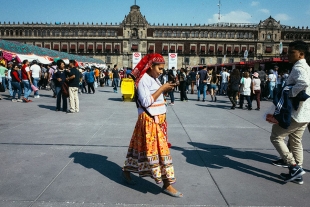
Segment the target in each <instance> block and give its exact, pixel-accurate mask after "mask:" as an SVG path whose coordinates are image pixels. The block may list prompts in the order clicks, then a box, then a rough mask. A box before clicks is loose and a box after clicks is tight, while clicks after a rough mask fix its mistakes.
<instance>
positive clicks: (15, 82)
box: [10, 65, 23, 102]
mask: <svg viewBox="0 0 310 207" xmlns="http://www.w3.org/2000/svg"><path fill="white" fill-rule="evenodd" d="M18 70H19V68H18V65H13V66H12V70H11V74H10V75H11V78H12V81H11V84H12V89H13V94H12V102H23V100H21V99H20V98H21V94H22V89H21V86H20V84H21V82H22V80H21V79H20V78H19V73H18ZM16 93H17V94H18V96H17V99H15V96H16Z"/></svg>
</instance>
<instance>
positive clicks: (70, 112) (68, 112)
mask: <svg viewBox="0 0 310 207" xmlns="http://www.w3.org/2000/svg"><path fill="white" fill-rule="evenodd" d="M74 113H75V112H72V111H70V110H69V111H67V114H74Z"/></svg>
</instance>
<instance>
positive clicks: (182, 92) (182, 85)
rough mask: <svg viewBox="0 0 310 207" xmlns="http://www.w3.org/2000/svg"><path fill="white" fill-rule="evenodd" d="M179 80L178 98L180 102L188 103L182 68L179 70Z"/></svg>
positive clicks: (184, 75) (184, 73)
mask: <svg viewBox="0 0 310 207" xmlns="http://www.w3.org/2000/svg"><path fill="white" fill-rule="evenodd" d="M179 80H180V98H181V101H188V98H187V95H186V71H185V69H184V68H181V70H180V74H179Z"/></svg>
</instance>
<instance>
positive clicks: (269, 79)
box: [268, 70, 277, 99]
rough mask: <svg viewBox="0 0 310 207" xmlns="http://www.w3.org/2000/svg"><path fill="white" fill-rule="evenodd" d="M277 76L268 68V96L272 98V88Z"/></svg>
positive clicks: (274, 85)
mask: <svg viewBox="0 0 310 207" xmlns="http://www.w3.org/2000/svg"><path fill="white" fill-rule="evenodd" d="M276 81H277V76H276V75H275V74H274V72H273V70H269V75H268V82H269V96H268V98H270V99H273V90H274V89H275V87H276Z"/></svg>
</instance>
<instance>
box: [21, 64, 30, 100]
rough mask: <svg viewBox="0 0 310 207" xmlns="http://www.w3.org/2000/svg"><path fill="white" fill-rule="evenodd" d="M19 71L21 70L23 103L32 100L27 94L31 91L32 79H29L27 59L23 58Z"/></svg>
mask: <svg viewBox="0 0 310 207" xmlns="http://www.w3.org/2000/svg"><path fill="white" fill-rule="evenodd" d="M21 72H22V82H23V85H24V98H23V101H24V102H25V103H28V102H32V101H31V100H30V99H29V96H30V94H31V92H32V89H31V85H32V80H31V75H30V69H29V61H28V60H24V61H23V66H22V70H21Z"/></svg>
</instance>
